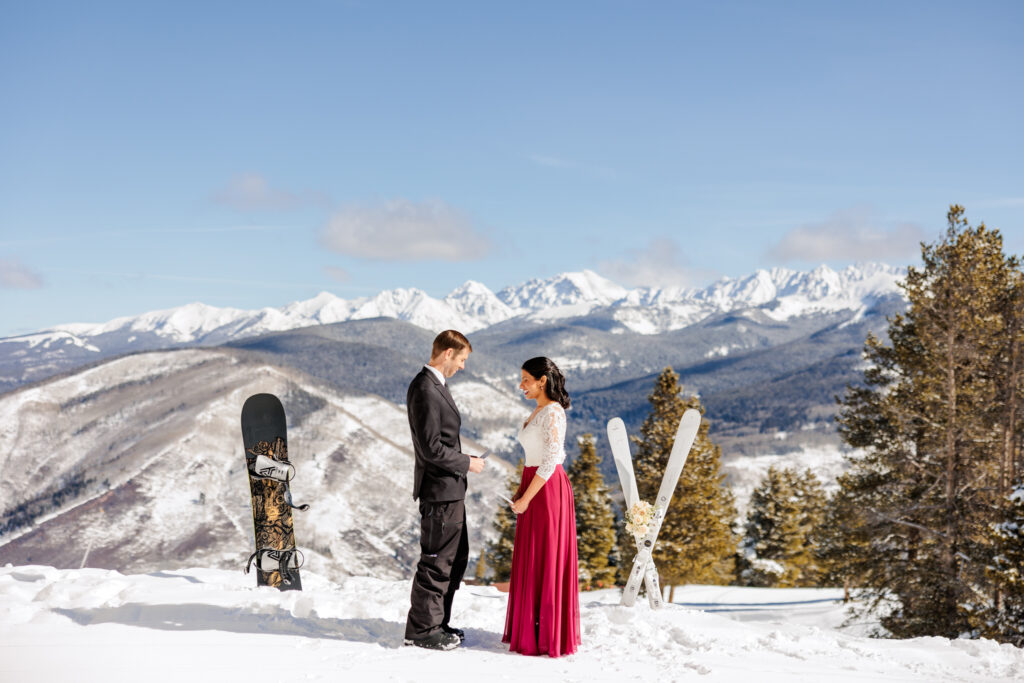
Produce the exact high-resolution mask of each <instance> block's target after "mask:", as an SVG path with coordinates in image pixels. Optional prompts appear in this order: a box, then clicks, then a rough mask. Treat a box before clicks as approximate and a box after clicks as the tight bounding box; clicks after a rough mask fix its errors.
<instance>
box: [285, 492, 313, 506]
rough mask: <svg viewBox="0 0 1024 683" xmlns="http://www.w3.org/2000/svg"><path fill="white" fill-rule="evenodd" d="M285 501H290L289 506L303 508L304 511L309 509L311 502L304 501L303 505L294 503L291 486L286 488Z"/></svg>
mask: <svg viewBox="0 0 1024 683" xmlns="http://www.w3.org/2000/svg"><path fill="white" fill-rule="evenodd" d="M284 502H286V503H288V507H290V508H291V509H292V510H301V511H302V512H305V511H306V510H308V509H309V503H304V504H302V505H295V504H294V503H292V490H291V488H287V489H285V490H284Z"/></svg>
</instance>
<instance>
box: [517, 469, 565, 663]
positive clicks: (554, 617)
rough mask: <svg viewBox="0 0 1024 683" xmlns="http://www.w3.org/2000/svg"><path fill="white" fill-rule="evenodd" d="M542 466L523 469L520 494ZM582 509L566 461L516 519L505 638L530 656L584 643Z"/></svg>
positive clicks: (555, 653) (553, 654)
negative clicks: (578, 518) (578, 507)
mask: <svg viewBox="0 0 1024 683" xmlns="http://www.w3.org/2000/svg"><path fill="white" fill-rule="evenodd" d="M536 474H537V468H536V467H526V468H524V469H523V479H522V481H521V482H520V483H519V493H520V494H522V493H524V492H525V491H526V489H527V487H528V486H529V485H530V482H531V481H533V477H534V475H536ZM579 590H580V585H579V574H578V567H577V560H576V513H575V509H574V507H573V498H572V486H570V485H569V478H568V477H567V476H566V475H565V470H563V469H562V466H561V465H558V466H557V467H555V471H554V472H553V473H552V475H551V478H550V479H548V480H547V482H545V484H544V486H543V487H542V488H541V490H540V492H539V493H538V494H537V495H536V496H535V497H534V498H533V500H532V501H530V507H528V508H527V509H526V512H524V513H523V514H521V515H519V516H518V517H517V518H516V540H515V545H514V547H513V550H512V577H511V579H510V584H509V591H508V611H507V612H506V614H505V633H504V635H503V636H502V638H501V641H502V642H503V643H509V646H510V647H509V650H511V651H512V652H521V653H522V654H524V655H541V654H546V655H549V656H551V657H559V656H561V655H571V654H572V653H574V652H576V648H577V646H579V644H580V595H579Z"/></svg>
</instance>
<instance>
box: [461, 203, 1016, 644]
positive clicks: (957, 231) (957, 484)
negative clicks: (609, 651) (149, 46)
mask: <svg viewBox="0 0 1024 683" xmlns="http://www.w3.org/2000/svg"><path fill="white" fill-rule="evenodd" d="M921 256H922V265H921V266H920V267H910V268H909V269H908V273H907V277H906V280H905V282H904V283H903V284H902V287H903V290H904V294H905V296H906V299H907V301H908V306H907V308H906V311H905V312H903V313H900V314H896V315H893V316H891V317H889V318H888V322H889V328H888V335H887V339H886V340H882V339H880V338H878V337H876V336H874V335H869V336H868V338H867V340H866V342H865V345H864V358H865V360H866V361H867V363H866V369H864V370H863V377H862V381H861V382H859V383H857V384H856V385H849V386H848V387H847V389H846V392H845V394H844V395H843V396H841V397H837V401H838V404H839V414H838V416H837V418H836V419H837V421H838V424H839V434H840V437H841V438H842V440H843V441H844V442H845V443H846V444H848V445H849V446H851V447H853V449H854V450H853V453H854V455H851V456H849V457H848V461H849V462H848V465H849V467H848V470H847V472H846V473H845V474H843V475H841V476H840V477H839V479H838V489H837V490H835V492H834V493H832V494H831V495H826V493H825V489H824V487H823V484H822V482H821V481H820V480H819V479H818V478H817V476H816V475H815V474H814V473H813V472H812V471H810V470H805V471H802V472H801V471H796V470H793V469H786V468H775V467H773V468H770V469H769V470H768V472H767V473H766V475H765V476H764V478H763V479H762V480H761V482H760V483H759V485H758V486H757V487H756V488H755V490H754V492H753V494H752V496H751V499H750V502H749V505H748V509H747V514H746V516H745V519H744V520H742V521H739V522H738V521H737V519H736V518H737V514H736V508H735V503H734V500H733V496H732V493H731V491H730V490H729V488H728V486H727V485H726V484H725V482H724V476H723V475H722V473H721V451H720V449H719V447H718V446H716V445H715V444H714V443H713V442H712V441H711V440H710V438H709V437H708V423H707V422H706V421H704V422H703V423H702V425H701V428H700V431H699V433H698V436H697V439H696V441H695V442H694V446H693V448H692V449H691V452H690V455H689V458H688V459H687V463H686V466H685V468H684V470H683V473H682V475H681V477H680V480H679V482H678V484H677V487H676V491H675V494H674V495H673V498H672V502H671V504H670V508H669V510H668V511H667V513H666V516H665V522H664V525H663V526H662V530H661V534H660V535H659V538H658V543H657V545H656V546H655V552H654V559H655V562H656V563H657V566H658V568H659V570H660V572H661V581H662V584H663V585H665V586H669V587H673V586H676V585H680V584H686V583H711V584H730V583H731V584H737V585H747V586H775V587H794V586H843V587H845V588H846V590H847V595H848V596H852V597H856V598H857V604H858V605H860V606H861V607H860V608H859V609H861V610H862V611H868V612H871V613H874V614H875V615H876V617H877V618H878V621H879V623H880V624H881V627H882V629H883V630H882V631H881V633H880V634H881V635H889V636H894V637H914V636H923V635H938V636H945V637H951V638H952V637H960V636H965V635H966V636H968V637H991V638H995V639H997V640H1000V641H1003V642H1010V643H1013V644H1015V645H1018V646H1021V645H1024V448H1022V447H1024V402H1022V399H1024V272H1022V269H1021V262H1020V260H1019V259H1018V258H1016V257H1012V256H1007V255H1006V254H1005V253H1004V251H1003V244H1002V237H1001V235H1000V234H999V232H998V231H996V230H990V229H988V228H986V227H985V225H984V224H981V225H979V226H976V227H971V226H970V225H969V224H968V222H967V220H966V218H965V216H964V209H963V208H962V207H960V206H956V205H954V206H952V207H951V208H950V210H949V213H948V214H947V229H946V231H945V234H944V235H943V236H942V238H941V239H940V240H938V241H937V242H935V243H933V244H923V245H922V247H921ZM648 400H649V402H650V412H649V414H648V416H647V418H646V419H645V421H644V423H643V425H642V427H641V429H640V434H639V435H638V436H634V437H632V440H633V442H634V451H635V456H634V469H635V473H636V478H637V486H638V489H639V493H640V498H641V499H642V500H647V501H652V500H654V498H655V495H656V492H657V489H658V487H659V486H660V483H661V476H662V472H663V471H664V468H665V465H666V463H667V461H668V456H669V453H670V451H671V447H672V440H673V438H674V435H675V429H676V426H677V425H678V423H679V419H680V417H681V416H682V414H683V412H684V411H685V410H686V409H687V408H696V409H698V410H700V411H701V413H702V414H703V412H704V409H703V406H702V405H701V402H700V400H699V399H698V398H696V397H693V396H687V395H685V394H684V392H683V389H682V387H681V386H680V384H679V376H678V375H677V374H676V373H675V372H674V371H673V370H672V368H671V367H669V368H666V369H665V370H664V371H663V372H662V373H661V374H660V375H659V376H658V377H657V379H656V381H655V385H654V387H653V390H652V392H651V394H650V395H649V397H648ZM577 447H578V450H579V455H578V456H577V457H576V458H575V459H574V460H573V462H572V464H571V465H570V466H569V468H568V470H567V473H568V474H569V478H570V481H571V482H572V485H573V490H574V495H575V499H576V525H577V531H578V553H579V562H580V581H581V584H582V585H583V587H584V588H602V587H607V586H612V585H622V584H624V583H625V580H626V577H627V576H628V574H629V570H630V567H631V565H632V560H633V556H634V555H635V544H634V541H633V539H632V538H630V537H628V535H627V533H626V531H625V524H624V522H623V519H622V511H621V510H619V509H618V508H617V507H616V506H615V505H614V504H613V501H612V495H611V491H610V489H609V487H608V485H607V484H606V482H605V481H604V479H603V477H602V476H601V471H600V461H599V459H598V456H597V455H596V449H595V447H594V439H593V436H592V435H589V434H586V435H583V436H582V437H581V438H580V439H579V440H578V443H577ZM519 472H521V465H520V469H519ZM519 472H517V474H516V475H514V476H513V477H511V478H510V480H509V489H510V491H513V492H514V491H515V490H516V488H517V487H518V483H519ZM496 527H497V530H498V533H499V537H498V539H497V540H496V541H494V542H492V543H490V544H489V545H488V547H487V548H486V551H485V553H484V554H483V555H482V556H481V562H480V565H479V566H478V576H480V577H484V576H487V575H489V576H490V577H491V578H492V579H493V580H503V579H505V580H507V576H508V573H509V570H510V564H511V551H512V544H513V540H514V533H515V519H514V515H513V514H512V513H511V511H510V510H508V509H507V507H506V508H500V509H499V511H498V513H497V519H496ZM671 590H672V589H671V588H669V591H671ZM668 598H669V600H671V598H672V596H671V594H670V595H669V596H668Z"/></svg>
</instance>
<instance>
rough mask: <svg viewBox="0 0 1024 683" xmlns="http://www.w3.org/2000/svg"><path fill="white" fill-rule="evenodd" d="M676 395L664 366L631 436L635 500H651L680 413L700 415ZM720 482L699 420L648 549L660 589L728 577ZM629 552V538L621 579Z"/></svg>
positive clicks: (728, 534)
mask: <svg viewBox="0 0 1024 683" xmlns="http://www.w3.org/2000/svg"><path fill="white" fill-rule="evenodd" d="M681 392H682V389H681V387H680V386H679V375H677V374H676V373H675V372H674V371H673V370H672V368H665V370H663V371H662V372H661V374H660V375H659V376H658V378H657V380H656V381H655V385H654V391H653V392H652V393H651V395H650V396H649V397H648V401H649V402H650V403H651V412H650V414H649V415H648V417H647V419H646V420H644V423H643V426H642V427H641V428H640V433H641V437H640V438H639V439H637V438H635V437H634V441H636V443H637V445H638V448H637V455H636V462H635V465H634V469H635V472H636V480H637V488H638V490H639V494H640V499H641V500H646V501H648V502H653V501H654V500H655V499H656V498H657V494H658V489H659V487H660V486H661V479H662V475H663V474H664V471H665V467H666V465H667V464H668V458H669V455H670V453H671V451H672V444H673V442H674V441H675V434H676V429H677V428H678V427H679V420H680V419H681V418H682V415H683V413H684V412H685V411H686V410H687V409H688V408H695V409H697V410H700V411H701V414H703V412H704V411H703V407H702V406H701V404H700V400H699V399H697V398H696V397H690V398H683V397H682V395H681ZM724 479H725V475H723V474H722V473H721V450H720V449H719V447H718V446H717V445H715V444H714V443H713V442H712V441H711V439H710V438H709V437H708V423H707V422H706V421H702V422H701V426H700V429H699V430H698V432H697V438H696V439H695V440H694V444H693V447H692V448H691V449H690V454H689V457H688V458H687V461H686V466H685V467H684V468H683V472H682V474H681V475H680V477H679V481H678V483H677V484H676V489H675V492H674V493H673V495H672V501H671V502H670V504H669V509H668V511H667V512H666V514H665V521H664V523H663V524H662V527H661V532H660V534H659V535H658V542H657V544H656V545H655V547H654V554H653V557H654V561H655V563H656V564H657V566H658V570H659V573H660V574H661V582H662V584H663V585H668V586H672V587H674V586H675V585H677V584H681V583H714V584H725V583H728V582H729V580H730V579H731V577H732V575H733V571H734V569H733V562H734V555H735V551H736V538H735V536H734V534H733V531H732V521H733V519H734V518H735V516H736V508H735V504H734V500H733V496H732V492H731V491H730V490H729V489H728V488H727V487H726V486H725V485H724ZM627 549H628V550H627ZM635 550H636V548H635V545H634V544H633V542H632V539H630V540H629V543H628V544H627V545H626V547H625V548H622V555H623V556H624V557H625V556H627V555H628V558H626V559H628V565H627V566H626V567H625V573H626V576H628V572H629V569H630V567H631V565H632V558H633V556H634V555H635ZM620 580H621V573H620ZM669 599H670V600H671V594H670V598H669Z"/></svg>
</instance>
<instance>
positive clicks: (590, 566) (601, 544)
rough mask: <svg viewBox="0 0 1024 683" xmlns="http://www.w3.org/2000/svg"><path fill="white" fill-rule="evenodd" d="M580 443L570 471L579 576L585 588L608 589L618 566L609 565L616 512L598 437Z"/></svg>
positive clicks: (613, 543) (613, 542) (587, 435)
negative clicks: (603, 474) (598, 449)
mask: <svg viewBox="0 0 1024 683" xmlns="http://www.w3.org/2000/svg"><path fill="white" fill-rule="evenodd" d="M579 446H580V454H579V455H578V456H577V457H576V459H575V460H573V462H572V464H571V465H570V466H569V469H568V471H567V474H568V476H569V482H570V483H571V484H572V491H573V499H574V501H575V504H576V552H577V555H578V558H579V578H580V583H581V584H583V586H584V587H585V590H590V589H592V588H606V587H608V586H610V585H612V584H613V583H615V567H613V566H611V565H610V564H609V560H610V558H611V556H612V553H613V550H614V546H615V515H614V513H613V512H612V500H611V496H610V495H609V493H608V487H607V486H605V483H604V477H603V476H602V475H601V470H600V464H601V460H600V458H599V457H598V455H597V449H596V448H595V446H594V436H593V435H592V434H584V435H583V436H582V437H580V440H579Z"/></svg>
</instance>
